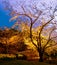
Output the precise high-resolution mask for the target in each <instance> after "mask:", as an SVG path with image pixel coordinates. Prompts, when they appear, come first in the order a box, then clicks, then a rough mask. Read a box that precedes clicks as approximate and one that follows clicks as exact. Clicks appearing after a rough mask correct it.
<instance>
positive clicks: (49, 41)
mask: <svg viewBox="0 0 57 65" xmlns="http://www.w3.org/2000/svg"><path fill="white" fill-rule="evenodd" d="M54 30H55V29H52V30H51V32H50V33H49V38H48V40H47V43H46V44H45V45H44V47H43V49H45V47H46V46H47V45H48V44H49V42H50V40H51V39H50V36H51V34H52V32H53V31H54Z"/></svg>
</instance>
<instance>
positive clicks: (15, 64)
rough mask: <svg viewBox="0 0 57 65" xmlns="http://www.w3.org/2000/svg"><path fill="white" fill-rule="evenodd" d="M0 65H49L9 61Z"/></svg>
mask: <svg viewBox="0 0 57 65" xmlns="http://www.w3.org/2000/svg"><path fill="white" fill-rule="evenodd" d="M0 65H49V64H47V63H43V62H37V61H25V60H11V61H0Z"/></svg>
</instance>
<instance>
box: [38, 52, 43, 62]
mask: <svg viewBox="0 0 57 65" xmlns="http://www.w3.org/2000/svg"><path fill="white" fill-rule="evenodd" d="M39 57H40V58H39V62H43V53H42V52H40V53H39Z"/></svg>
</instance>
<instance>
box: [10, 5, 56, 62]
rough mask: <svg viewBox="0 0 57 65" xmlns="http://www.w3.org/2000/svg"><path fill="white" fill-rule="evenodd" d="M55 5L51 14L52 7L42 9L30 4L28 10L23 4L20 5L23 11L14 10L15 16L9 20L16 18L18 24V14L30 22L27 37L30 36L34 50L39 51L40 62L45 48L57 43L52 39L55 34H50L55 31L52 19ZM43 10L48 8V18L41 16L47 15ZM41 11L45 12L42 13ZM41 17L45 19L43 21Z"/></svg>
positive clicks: (54, 23)
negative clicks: (30, 6)
mask: <svg viewBox="0 0 57 65" xmlns="http://www.w3.org/2000/svg"><path fill="white" fill-rule="evenodd" d="M42 5H43V4H42ZM16 6H17V5H16ZM43 6H44V5H43ZM56 7H57V6H56ZM56 7H55V8H54V10H53V12H52V14H50V10H51V8H52V7H47V8H46V9H44V10H39V9H38V8H37V7H36V6H35V7H33V6H32V8H31V11H30V10H26V9H25V8H24V7H23V6H21V8H22V10H23V13H17V12H15V13H14V14H15V16H13V17H12V18H11V19H10V21H12V20H15V19H17V18H18V19H17V24H19V23H18V22H20V18H19V16H21V17H25V18H26V19H28V23H30V24H29V35H30V36H29V37H30V40H31V42H32V44H33V45H34V46H35V47H36V50H37V51H38V53H39V57H40V59H39V61H40V62H42V61H43V55H44V52H45V50H46V49H47V48H49V47H52V46H54V45H56V44H57V43H56V42H55V41H54V39H55V38H56V37H57V36H56V35H52V34H53V33H55V31H56V22H55V21H54V13H55V12H56V10H57V9H56ZM45 10H46V11H47V10H49V19H48V18H47V19H48V20H45V19H44V17H43V15H47V12H46V11H45ZM13 12H14V11H12V13H13ZM43 12H45V13H43ZM14 14H13V15H14ZM43 19H44V20H45V21H43ZM36 22H37V23H38V25H37V26H36V27H37V29H35V28H34V25H36V24H35V23H36ZM50 24H51V25H50ZM49 26H50V27H49ZM24 30H25V29H24ZM33 30H34V32H35V33H33ZM25 32H26V31H25ZM25 34H26V33H25ZM34 34H35V35H34ZM34 38H35V40H36V43H35V42H34ZM43 40H44V42H43ZM52 41H54V43H51V42H52ZM43 43H44V44H43ZM50 43H51V44H50Z"/></svg>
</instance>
